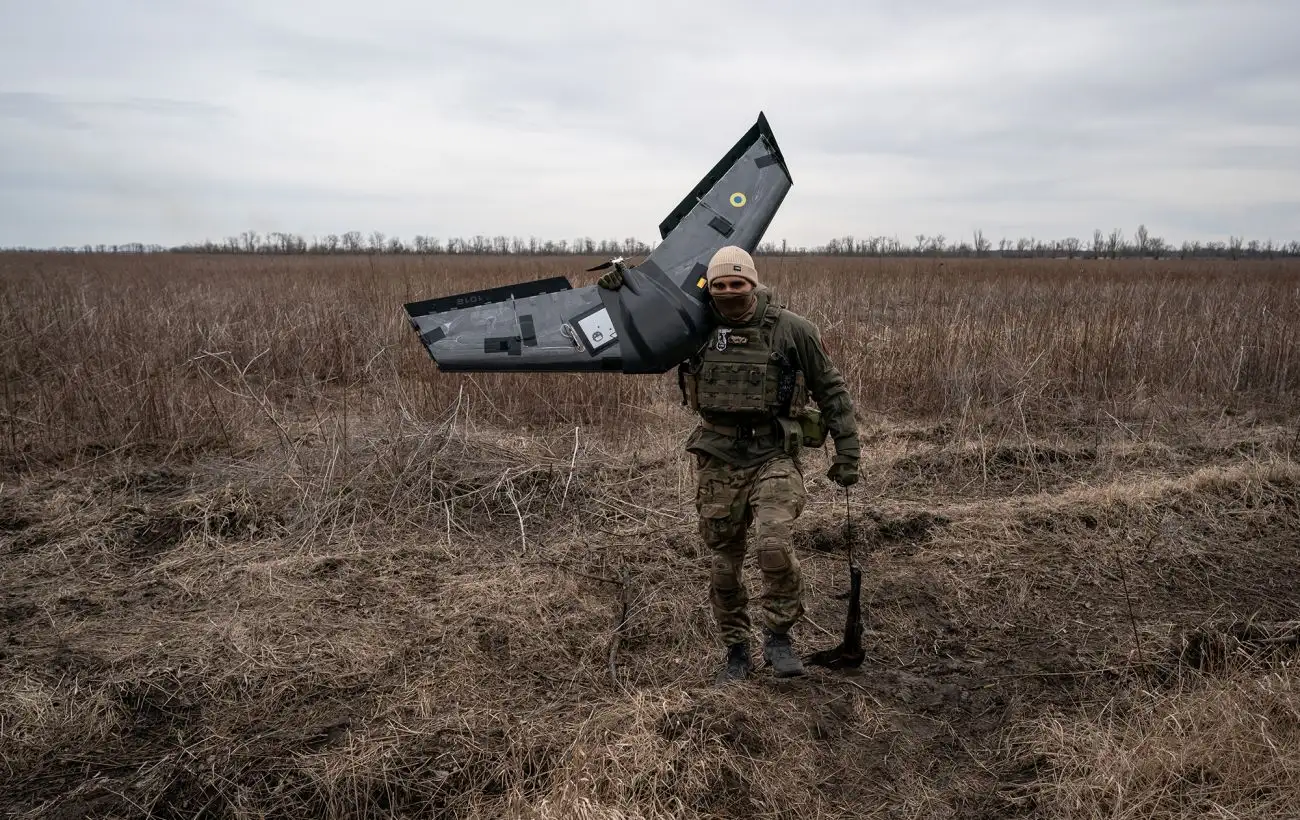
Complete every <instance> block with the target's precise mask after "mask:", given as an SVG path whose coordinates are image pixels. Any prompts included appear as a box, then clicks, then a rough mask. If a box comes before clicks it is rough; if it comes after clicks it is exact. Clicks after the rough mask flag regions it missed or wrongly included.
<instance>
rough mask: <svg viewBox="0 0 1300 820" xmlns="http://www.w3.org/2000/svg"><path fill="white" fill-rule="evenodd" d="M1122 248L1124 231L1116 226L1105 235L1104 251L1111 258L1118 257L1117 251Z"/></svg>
mask: <svg viewBox="0 0 1300 820" xmlns="http://www.w3.org/2000/svg"><path fill="white" fill-rule="evenodd" d="M1122 250H1124V232H1123V231H1121V230H1120V229H1119V228H1116V229H1115V230H1113V231H1111V232H1110V235H1109V236H1107V237H1106V251H1107V252H1108V253H1109V254H1110V258H1111V259H1118V258H1119V252H1120V251H1122Z"/></svg>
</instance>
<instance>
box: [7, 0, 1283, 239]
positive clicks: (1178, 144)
mask: <svg viewBox="0 0 1300 820" xmlns="http://www.w3.org/2000/svg"><path fill="white" fill-rule="evenodd" d="M1298 28H1300V8H1293V4H1284V3H1274V2H1239V3H1235V4H1223V3H1218V2H1208V1H1206V2H1201V1H1200V0H1194V1H1192V2H1175V1H1174V0H1166V1H1165V2H1152V3H1144V4H1139V5H1138V6H1136V7H1135V6H1133V5H1132V4H1120V3H1117V2H1112V1H1111V0H1095V1H1094V2H1087V3H1084V2H1062V3H1057V4H1051V5H1046V4H1041V3H1031V2H1028V0H1004V2H984V3H978V4H977V3H971V2H960V1H959V0H945V1H944V2H939V3H929V4H925V5H924V6H920V5H916V6H903V5H898V4H863V3H850V2H815V3H809V4H804V5H802V6H799V7H798V8H796V7H794V6H791V5H789V4H787V3H778V2H775V0H758V1H757V2H748V3H741V2H738V0H737V1H736V2H731V1H730V0H728V2H717V3H710V4H707V5H703V6H700V5H692V4H689V3H686V2H683V1H682V0H671V2H663V3H657V4H655V5H653V6H645V5H633V4H619V3H611V2H602V3H594V2H578V1H577V0H572V1H567V0H566V2H557V3H552V4H545V5H537V4H525V3H521V2H510V3H507V2H491V3H480V4H476V5H473V6H462V7H458V8H457V10H456V14H454V15H452V14H448V13H447V12H446V10H445V9H441V8H438V7H436V6H434V5H430V4H423V3H415V2H397V1H396V0H394V1H392V2H384V1H383V0H372V2H369V3H366V4H350V3H342V2H341V0H324V1H323V2H313V3H307V2H298V0H290V1H289V2H281V3H275V4H260V3H255V2H253V1H252V0H236V1H235V2H222V3H217V2H215V1H214V2H192V3H186V4H177V3H167V2H162V1H161V0H149V2H141V3H135V4H130V5H126V6H121V5H116V6H113V7H111V8H110V7H109V6H107V5H106V4H101V3H92V2H89V1H88V0H50V2H47V3H43V4H26V5H23V6H20V7H18V8H17V10H16V11H15V13H14V20H13V22H12V24H10V25H8V26H7V27H6V29H5V31H4V32H0V78H3V79H2V80H0V184H2V185H3V187H0V245H12V244H23V245H48V244H65V243H66V244H80V243H82V242H116V241H145V242H160V243H164V244H170V243H177V242H183V241H192V240H199V239H203V238H214V239H217V238H221V237H224V236H227V235H233V234H237V233H239V232H240V231H242V230H245V229H249V228H252V229H256V230H259V231H271V230H284V231H294V232H300V233H304V234H307V235H313V234H323V233H329V232H342V231H346V230H351V229H356V230H362V231H369V230H373V229H378V230H382V231H384V232H386V233H388V234H397V235H401V236H405V237H408V238H409V237H410V236H411V235H414V234H416V233H425V234H434V235H440V236H448V235H463V234H475V233H485V234H497V233H505V234H507V235H511V234H514V235H521V236H528V235H538V236H550V237H555V238H566V237H567V238H572V237H575V236H581V235H591V236H596V237H619V238H621V237H624V236H629V235H638V236H641V237H643V238H651V237H652V236H653V235H654V231H655V225H657V224H658V222H659V220H660V219H662V217H663V216H664V215H665V214H666V213H667V211H668V210H669V209H671V208H672V207H673V206H674V205H675V204H676V202H677V201H678V200H679V199H680V197H681V195H682V193H683V192H684V191H685V190H686V189H688V188H689V187H690V186H691V185H692V184H694V182H695V181H696V180H697V179H698V178H699V176H700V174H701V173H703V171H704V170H706V169H707V168H708V167H710V166H711V165H712V164H713V162H714V161H715V160H716V159H717V157H718V156H719V154H720V153H721V152H722V151H724V150H725V149H726V148H727V147H729V146H730V145H731V143H732V142H733V141H734V140H735V139H736V138H737V137H738V136H739V135H740V134H741V133H742V132H743V131H744V130H745V129H746V128H747V127H748V126H749V124H750V123H752V122H753V118H754V116H755V115H756V114H757V112H758V111H759V110H764V111H766V113H767V114H768V116H769V119H770V120H771V121H772V123H773V127H774V128H775V130H776V134H777V138H778V140H779V141H780V142H781V146H782V149H783V150H784V152H785V154H786V156H787V159H788V160H789V162H790V165H791V170H792V173H793V175H794V178H795V188H794V189H793V190H792V191H791V194H790V196H789V197H788V198H787V200H786V203H785V205H784V206H783V208H782V210H781V212H780V213H779V214H778V216H777V218H776V220H775V221H774V222H773V224H772V226H771V228H770V229H769V233H768V236H769V237H770V238H776V239H780V238H788V239H790V240H791V241H792V242H793V243H795V244H805V243H806V244H812V243H820V242H823V241H825V239H827V238H829V237H831V236H837V235H843V234H848V233H852V234H855V235H858V236H867V235H897V236H900V237H902V238H905V239H909V240H910V237H912V236H914V235H915V234H917V233H927V234H937V233H943V234H945V235H946V236H949V237H958V236H968V235H969V233H970V231H972V230H974V229H975V228H982V229H984V230H985V232H986V233H989V234H997V233H998V232H1001V231H1006V232H1012V233H1018V234H1021V235H1026V236H1028V235H1033V236H1038V237H1054V238H1055V237H1064V236H1069V235H1074V236H1080V237H1085V236H1088V235H1090V234H1091V231H1092V229H1093V228H1094V227H1100V228H1103V229H1106V230H1108V229H1109V228H1110V227H1112V226H1119V227H1123V228H1124V229H1125V230H1128V231H1131V230H1132V229H1133V228H1135V227H1136V226H1137V224H1138V223H1139V222H1143V223H1145V224H1147V226H1148V227H1149V228H1151V230H1152V231H1153V232H1156V233H1159V234H1161V235H1164V236H1166V238H1168V239H1170V240H1171V241H1181V240H1182V239H1184V238H1222V237H1224V236H1227V235H1228V234H1230V233H1238V234H1240V233H1243V232H1244V233H1247V234H1251V235H1259V236H1261V237H1264V236H1274V237H1276V238H1300V236H1292V235H1291V234H1294V233H1295V228H1294V226H1295V225H1297V224H1300V223H1298V222H1297V221H1296V219H1295V217H1296V212H1297V208H1300V194H1298V193H1297V191H1300V147H1297V146H1300V140H1298V139H1297V137H1298V136H1300V113H1297V112H1300V56H1297V55H1296V53H1295V51H1294V49H1292V48H1291V46H1290V42H1289V39H1288V36H1289V32H1294V31H1295V30H1297V29H1298Z"/></svg>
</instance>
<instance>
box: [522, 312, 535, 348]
mask: <svg viewBox="0 0 1300 820" xmlns="http://www.w3.org/2000/svg"><path fill="white" fill-rule="evenodd" d="M519 333H520V336H522V338H523V340H524V344H525V345H527V346H528V347H537V328H536V327H535V326H534V325H533V314H531V313H525V314H524V315H523V316H520V317H519Z"/></svg>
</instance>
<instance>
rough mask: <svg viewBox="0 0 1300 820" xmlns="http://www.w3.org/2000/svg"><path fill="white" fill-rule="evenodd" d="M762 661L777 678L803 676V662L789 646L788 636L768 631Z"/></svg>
mask: <svg viewBox="0 0 1300 820" xmlns="http://www.w3.org/2000/svg"><path fill="white" fill-rule="evenodd" d="M763 660H765V661H767V665H768V666H770V667H772V671H773V672H774V673H775V674H776V676H777V677H778V678H795V677H798V676H799V675H802V674H803V662H802V661H800V660H799V656H798V655H796V654H795V652H794V647H792V646H791V645H790V636H789V635H785V634H782V633H778V632H772V631H771V630H768V632H767V641H766V642H765V643H764V644H763Z"/></svg>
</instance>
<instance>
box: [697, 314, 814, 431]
mask: <svg viewBox="0 0 1300 820" xmlns="http://www.w3.org/2000/svg"><path fill="white" fill-rule="evenodd" d="M780 315H781V308H780V306H778V305H773V304H768V306H767V308H766V310H764V311H763V319H762V321H761V322H760V323H759V326H758V327H756V328H755V327H747V328H742V329H735V328H730V327H717V328H715V329H714V331H713V334H712V335H711V336H710V337H709V341H708V343H706V344H705V346H704V347H703V348H702V349H701V351H700V353H699V354H697V355H696V357H695V358H694V359H692V360H690V361H689V362H686V363H684V364H683V365H682V368H681V370H680V375H681V388H682V398H683V402H684V403H685V404H686V406H687V407H690V408H691V409H692V410H695V411H696V412H698V413H700V414H701V415H702V416H704V417H705V418H706V419H714V420H719V421H721V420H727V421H733V422H753V421H758V420H769V419H776V418H782V417H785V418H789V417H790V416H791V414H792V411H793V413H795V414H798V413H799V411H801V410H802V409H803V407H804V405H805V404H807V402H808V394H807V391H806V389H804V387H803V374H802V373H800V372H799V371H798V369H797V368H796V367H795V365H794V364H793V363H792V362H789V361H787V360H786V358H785V357H784V356H783V355H782V354H781V353H780V351H777V350H774V349H773V347H772V329H773V328H774V327H775V326H776V321H777V319H778V318H779V317H780Z"/></svg>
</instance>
